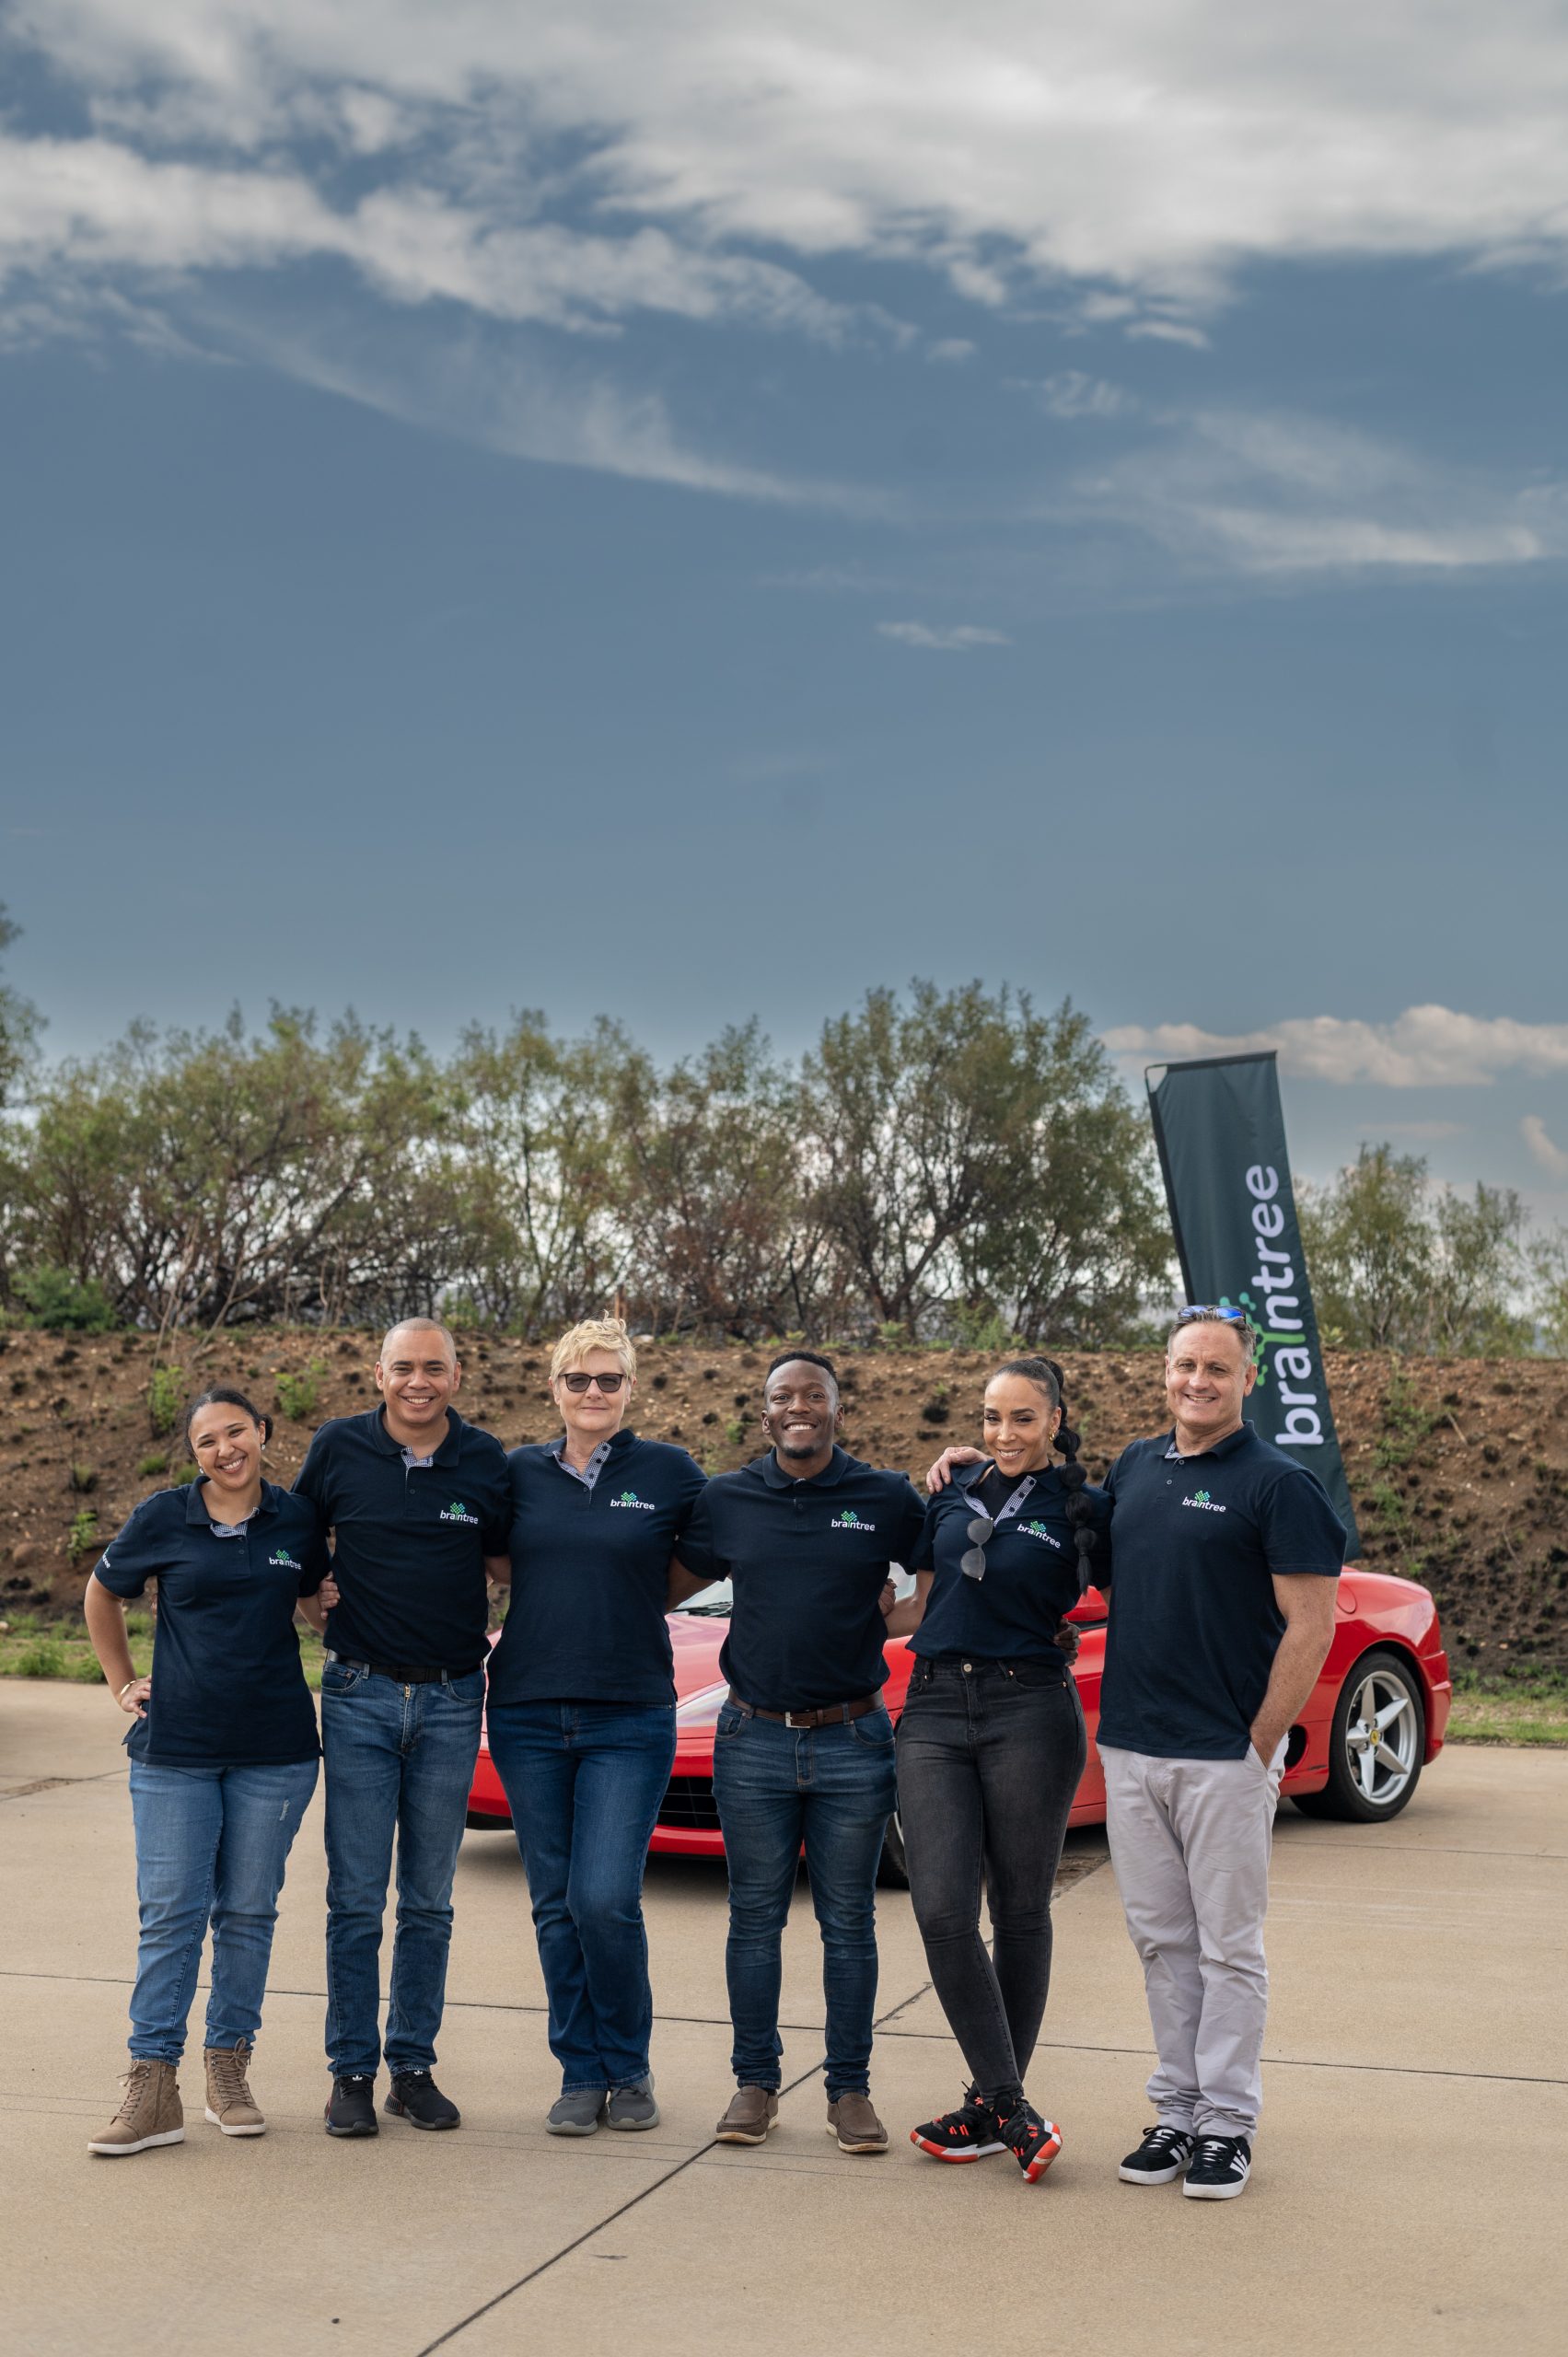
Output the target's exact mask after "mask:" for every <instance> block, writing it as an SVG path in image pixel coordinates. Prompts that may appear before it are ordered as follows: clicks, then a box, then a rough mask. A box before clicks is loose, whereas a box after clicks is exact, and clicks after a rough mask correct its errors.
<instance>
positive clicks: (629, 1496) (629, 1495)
mask: <svg viewBox="0 0 1568 2357" xmlns="http://www.w3.org/2000/svg"><path fill="white" fill-rule="evenodd" d="M621 1504H622V1505H623V1506H634V1505H635V1504H637V1492H636V1491H635V1490H622V1491H621Z"/></svg>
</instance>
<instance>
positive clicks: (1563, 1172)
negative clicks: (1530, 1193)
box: [1519, 1113, 1568, 1179]
mask: <svg viewBox="0 0 1568 2357" xmlns="http://www.w3.org/2000/svg"><path fill="white" fill-rule="evenodd" d="M1519 1133H1520V1135H1521V1136H1522V1137H1523V1139H1524V1141H1525V1144H1527V1146H1528V1148H1529V1150H1530V1154H1531V1155H1532V1157H1533V1158H1534V1159H1535V1160H1536V1161H1537V1162H1539V1165H1540V1167H1541V1168H1542V1169H1543V1170H1545V1171H1548V1172H1550V1174H1551V1177H1552V1178H1553V1179H1568V1153H1564V1151H1563V1149H1562V1146H1560V1145H1556V1144H1553V1143H1552V1141H1551V1138H1550V1137H1548V1135H1547V1132H1546V1123H1545V1122H1544V1121H1543V1120H1541V1117H1540V1115H1539V1113H1527V1114H1526V1115H1525V1118H1524V1120H1522V1121H1521V1122H1520V1123H1519Z"/></svg>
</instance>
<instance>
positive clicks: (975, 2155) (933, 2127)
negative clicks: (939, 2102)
mask: <svg viewBox="0 0 1568 2357" xmlns="http://www.w3.org/2000/svg"><path fill="white" fill-rule="evenodd" d="M910 2142H911V2143H912V2144H918V2145H919V2146H920V2149H921V2151H922V2152H923V2153H929V2154H930V2155H931V2157H932V2159H933V2160H934V2161H983V2160H988V2159H989V2158H990V2156H991V2155H992V2154H993V2153H1002V2152H1005V2150H1006V2146H1005V2144H1004V2143H1003V2142H1002V2134H1001V2131H1000V2130H999V2128H998V2127H997V2125H996V2114H995V2113H994V2112H993V2110H992V2108H991V2106H990V2105H989V2104H988V2103H981V2099H980V2097H979V2096H978V2095H976V2093H975V2091H974V2089H973V2088H972V2087H970V2090H969V2093H968V2094H967V2095H966V2096H965V2097H964V2099H963V2101H962V2103H961V2104H960V2105H959V2106H958V2109H957V2111H944V2112H941V2113H939V2114H938V2115H937V2117H936V2118H935V2119H926V2120H923V2121H922V2123H921V2125H920V2126H919V2127H918V2128H912V2129H911V2130H910Z"/></svg>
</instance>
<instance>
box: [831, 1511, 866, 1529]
mask: <svg viewBox="0 0 1568 2357" xmlns="http://www.w3.org/2000/svg"><path fill="white" fill-rule="evenodd" d="M828 1527H829V1529H830V1530H875V1529H876V1527H877V1525H876V1524H875V1523H874V1522H866V1521H865V1520H863V1518H862V1517H861V1516H860V1515H857V1514H856V1512H855V1510H854V1507H853V1506H845V1508H844V1510H843V1512H842V1514H841V1515H835V1516H834V1517H833V1520H832V1521H831V1522H830V1524H829V1525H828Z"/></svg>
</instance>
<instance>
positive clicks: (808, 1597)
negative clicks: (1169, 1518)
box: [671, 1351, 923, 2154]
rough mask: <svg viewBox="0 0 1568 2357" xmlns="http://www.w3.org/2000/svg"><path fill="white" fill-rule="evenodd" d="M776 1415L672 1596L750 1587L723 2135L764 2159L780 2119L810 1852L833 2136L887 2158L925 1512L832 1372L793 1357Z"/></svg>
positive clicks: (741, 1645)
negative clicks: (788, 1939) (879, 1889)
mask: <svg viewBox="0 0 1568 2357" xmlns="http://www.w3.org/2000/svg"><path fill="white" fill-rule="evenodd" d="M763 1400H764V1413H763V1417H762V1426H763V1430H764V1431H765V1432H766V1434H767V1435H768V1437H769V1439H770V1440H771V1441H772V1450H771V1451H770V1453H769V1455H767V1456H766V1457H758V1458H757V1460H756V1461H755V1463H753V1464H751V1465H748V1466H746V1467H744V1468H743V1469H742V1470H741V1471H739V1472H738V1473H723V1474H720V1475H718V1476H717V1478H716V1479H715V1480H712V1481H710V1482H709V1483H708V1486H707V1488H706V1490H705V1491H704V1492H703V1496H702V1498H701V1499H700V1500H699V1501H698V1504H697V1507H696V1511H695V1513H694V1514H693V1515H692V1518H691V1524H690V1526H689V1527H688V1529H687V1531H686V1534H685V1536H684V1538H682V1539H681V1541H680V1548H679V1563H678V1564H677V1565H676V1566H675V1569H674V1572H673V1573H672V1579H671V1587H672V1594H673V1596H690V1595H693V1594H695V1592H696V1591H697V1589H699V1588H700V1587H703V1586H706V1585H708V1584H709V1583H710V1582H711V1581H714V1580H718V1579H726V1578H727V1579H728V1580H729V1581H730V1582H731V1583H732V1585H733V1603H732V1605H731V1611H730V1626H729V1636H728V1638H727V1640H726V1643H725V1648H724V1651H723V1653H722V1654H721V1655H720V1656H719V1666H720V1668H721V1669H722V1671H723V1672H724V1674H725V1676H726V1678H728V1680H729V1697H728V1700H727V1701H726V1703H725V1704H724V1705H723V1707H722V1708H721V1710H720V1712H719V1716H718V1724H717V1727H716V1729H715V1732H714V1800H715V1801H716V1803H717V1805H718V1812H719V1820H720V1823H721V1824H722V1826H723V1828H724V1840H725V1855H726V1860H727V1862H728V1866H729V1941H728V1945H727V1948H726V1957H725V1963H726V1976H727V1980H728V1984H729V2010H730V2019H731V2021H732V2023H733V2025H734V2031H735V2043H734V2050H733V2053H732V2055H731V2063H732V2067H733V2069H734V2072H735V2077H736V2081H737V2092H736V2096H735V2098H734V2100H733V2102H732V2103H731V2104H730V2107H729V2109H728V2110H727V2111H726V2114H725V2116H724V2118H723V2119H721V2120H720V2121H719V2123H718V2128H717V2131H716V2134H717V2138H718V2141H719V2142H720V2143H721V2144H761V2143H765V2142H766V2141H767V2137H768V2133H769V2131H770V2130H771V2129H772V2128H773V2127H775V2126H776V2125H777V2122H778V2109H779V2085H780V2079H781V2067H780V2058H781V2056H782V2054H783V2051H784V2049H783V2046H782V2044H781V2042H780V2038H779V1985H780V1978H781V1943H782V1940H783V1934H784V1923H785V1921H786V1920H787V1918H788V1915H789V1906H790V1898H791V1895H792V1894H793V1892H794V1889H795V1881H796V1871H797V1868H798V1864H799V1860H800V1852H801V1849H802V1845H804V1847H805V1852H806V1867H807V1874H808V1875H809V1877H810V1881H811V1901H812V1906H813V1908H814V1909H815V1910H816V1915H817V1922H818V1926H819V1930H820V1932H821V1934H822V1951H823V1955H822V1986H823V1993H824V1996H825V1999H826V2005H827V2039H826V2043H827V2053H826V2060H825V2075H826V2081H827V2096H828V2131H829V2133H830V2135H833V2136H836V2138H837V2140H838V2144H839V2149H840V2151H841V2152H844V2153H857V2154H876V2153H885V2152H886V2151H887V2149H888V2131H887V2130H886V2129H885V2128H884V2127H883V2125H882V2122H881V2121H880V2120H879V2119H877V2113H876V2111H875V2109H874V2108H873V2107H872V2102H871V2080H870V2065H871V2039H872V2028H873V2022H874V2017H875V2014H876V2009H877V1930H876V1885H877V1861H878V1860H879V1858H880V1856H881V1854H882V1837H883V1834H884V1832H885V1831H886V1829H887V1823H888V1819H889V1816H890V1815H891V1814H892V1809H893V1805H894V1800H895V1797H896V1792H895V1778H894V1768H893V1729H892V1723H891V1721H890V1720H889V1716H888V1713H887V1709H886V1707H885V1705H884V1703H883V1701H882V1685H883V1681H884V1680H885V1678H886V1677H887V1674H888V1672H887V1663H886V1661H885V1658H884V1655H883V1650H882V1649H883V1643H884V1641H885V1638H886V1633H887V1623H886V1620H885V1619H884V1594H883V1591H884V1588H885V1587H886V1586H887V1583H888V1580H889V1573H890V1570H891V1569H892V1567H893V1566H894V1565H898V1564H903V1563H905V1562H909V1561H910V1560H911V1553H912V1550H913V1548H914V1547H915V1545H916V1544H917V1542H918V1539H919V1537H920V1532H921V1527H922V1523H923V1509H922V1506H921V1503H920V1500H919V1499H918V1497H917V1496H916V1495H915V1492H914V1491H913V1490H912V1488H911V1486H910V1483H909V1482H908V1480H906V1479H905V1477H904V1475H903V1474H901V1473H890V1472H880V1471H878V1470H877V1469H876V1468H875V1467H873V1466H870V1465H865V1464H862V1463H861V1462H860V1460H859V1459H858V1458H856V1457H851V1456H850V1455H849V1454H848V1452H847V1451H846V1450H844V1449H842V1448H841V1447H840V1446H839V1445H838V1442H837V1440H836V1437H835V1435H836V1434H837V1433H838V1430H839V1428H840V1426H841V1424H842V1422H843V1411H842V1408H841V1407H840V1405H839V1386H838V1377H837V1376H836V1374H835V1373H834V1370H833V1365H832V1362H831V1361H830V1359H825V1358H822V1357H819V1355H818V1353H816V1352H814V1351H786V1352H784V1353H783V1354H782V1355H781V1356H780V1357H779V1358H776V1359H775V1360H774V1361H773V1363H772V1365H771V1366H770V1367H769V1369H768V1372H767V1376H766V1379H765V1382H764V1387H763ZM886 1600H887V1601H888V1602H889V1603H890V1601H891V1598H890V1596H889V1598H887V1599H886Z"/></svg>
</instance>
